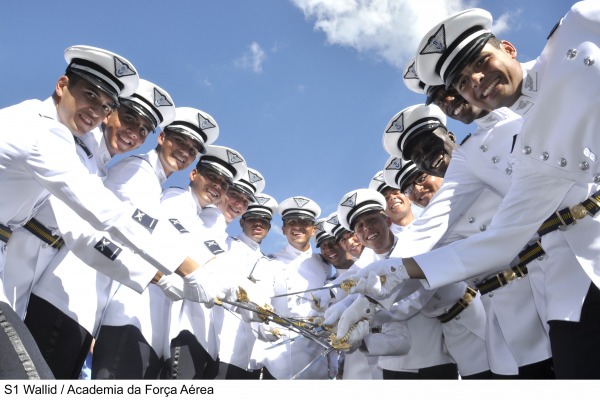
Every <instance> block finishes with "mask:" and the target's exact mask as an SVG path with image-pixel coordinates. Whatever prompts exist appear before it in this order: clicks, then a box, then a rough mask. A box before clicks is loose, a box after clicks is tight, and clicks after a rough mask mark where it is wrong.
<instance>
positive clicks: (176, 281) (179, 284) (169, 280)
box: [156, 274, 183, 301]
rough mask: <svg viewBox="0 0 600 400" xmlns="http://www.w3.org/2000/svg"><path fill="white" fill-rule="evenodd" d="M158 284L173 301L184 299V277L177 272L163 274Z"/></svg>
mask: <svg viewBox="0 0 600 400" xmlns="http://www.w3.org/2000/svg"><path fill="white" fill-rule="evenodd" d="M156 286H158V287H159V288H161V289H162V291H163V293H164V294H165V296H167V297H168V298H169V299H171V300H173V301H179V300H181V299H183V279H181V277H179V276H178V275H177V274H170V275H163V276H162V277H161V278H160V280H159V281H158V282H156Z"/></svg>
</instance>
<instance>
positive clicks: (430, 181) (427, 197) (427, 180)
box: [404, 173, 444, 207]
mask: <svg viewBox="0 0 600 400" xmlns="http://www.w3.org/2000/svg"><path fill="white" fill-rule="evenodd" d="M442 183H444V179H443V178H440V177H437V176H433V175H428V174H426V173H422V174H420V175H418V176H417V177H416V179H415V180H413V181H412V183H411V184H409V185H408V186H407V187H406V189H405V190H404V194H406V195H408V198H409V199H410V201H412V202H413V203H415V204H416V205H418V206H421V207H427V205H428V204H429V202H430V201H431V198H432V197H433V195H435V194H436V193H437V191H438V190H439V189H440V187H441V186H442Z"/></svg>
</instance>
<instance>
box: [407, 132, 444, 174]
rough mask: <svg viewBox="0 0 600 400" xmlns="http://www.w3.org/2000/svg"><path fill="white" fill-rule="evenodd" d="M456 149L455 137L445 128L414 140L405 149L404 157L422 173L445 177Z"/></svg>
mask: <svg viewBox="0 0 600 400" xmlns="http://www.w3.org/2000/svg"><path fill="white" fill-rule="evenodd" d="M455 147H456V143H454V136H453V135H452V134H450V132H448V131H447V130H446V129H445V128H442V127H437V128H436V129H434V130H433V131H429V132H421V133H420V134H418V135H417V136H416V137H414V138H412V139H411V140H410V141H409V142H408V143H407V146H406V147H405V149H404V155H405V156H406V158H408V159H409V160H412V161H413V162H414V163H415V165H416V166H417V168H418V169H420V170H421V171H423V172H427V173H428V174H430V175H435V176H444V174H445V173H446V170H447V169H448V164H450V160H451V159H452V151H454V148H455Z"/></svg>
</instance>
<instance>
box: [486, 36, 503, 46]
mask: <svg viewBox="0 0 600 400" xmlns="http://www.w3.org/2000/svg"><path fill="white" fill-rule="evenodd" d="M488 43H489V44H491V45H492V46H493V47H495V48H497V49H501V48H502V42H500V39H498V38H497V37H496V36H494V35H492V36H490V38H489V39H488Z"/></svg>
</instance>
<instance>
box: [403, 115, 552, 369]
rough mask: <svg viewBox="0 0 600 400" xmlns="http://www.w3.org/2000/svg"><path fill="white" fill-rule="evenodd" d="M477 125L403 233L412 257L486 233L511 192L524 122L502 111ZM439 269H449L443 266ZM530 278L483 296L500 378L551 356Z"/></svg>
mask: <svg viewBox="0 0 600 400" xmlns="http://www.w3.org/2000/svg"><path fill="white" fill-rule="evenodd" d="M476 123H477V126H478V129H477V130H476V131H475V132H474V133H473V134H472V135H471V137H470V138H468V139H467V140H466V141H465V142H464V143H463V144H462V145H461V146H459V147H458V148H457V149H456V150H455V151H454V153H453V155H452V161H451V162H450V166H449V167H448V171H447V172H446V175H445V177H444V183H443V185H442V187H441V188H440V190H439V191H438V192H437V193H436V195H435V196H434V198H433V199H432V201H431V202H430V204H429V205H428V207H426V208H425V209H424V210H423V213H422V214H421V215H420V216H419V218H418V219H417V220H416V221H414V222H413V224H412V226H411V228H410V229H409V230H408V231H407V232H405V234H404V236H402V234H401V236H402V237H406V238H407V240H411V243H414V244H415V245H414V246H413V245H412V244H411V246H410V248H411V252H412V251H413V249H415V252H414V253H412V254H419V253H423V252H426V251H428V250H430V249H432V248H436V247H442V246H444V245H446V244H449V243H452V242H454V241H457V240H460V239H463V238H465V237H469V236H471V235H474V234H477V233H479V232H483V231H485V230H486V229H487V227H488V226H489V225H490V223H491V220H492V218H493V216H494V215H495V213H496V211H497V209H498V207H499V205H500V203H501V202H502V198H503V196H504V195H505V194H506V193H507V192H508V190H509V187H510V184H511V176H512V170H513V166H512V164H511V163H510V162H509V161H508V159H509V155H510V153H511V151H512V147H513V145H514V143H515V140H516V135H517V134H518V133H519V131H520V129H521V126H522V119H521V118H520V116H519V115H518V114H515V113H513V112H512V111H510V110H508V109H500V110H496V111H494V112H491V113H490V114H488V115H487V116H485V117H483V118H480V119H478V120H477V121H476ZM516 255H517V254H516V253H515V254H514V256H516ZM439 260H442V259H441V258H440V259H439ZM537 264H538V262H537V261H533V262H532V263H530V264H529V265H528V269H529V271H530V274H531V276H537V277H538V279H537V281H538V282H539V281H543V279H544V274H543V273H542V271H541V269H540V267H539V266H538V265H537ZM506 268H508V264H506V265H505V266H504V269H506ZM438 269H440V270H444V271H445V270H446V269H445V268H440V263H439V262H438ZM489 275H490V274H484V275H482V276H477V277H475V279H474V280H473V281H471V280H469V283H472V284H475V283H479V282H481V281H483V280H484V279H485V278H487V277H489ZM531 276H526V277H525V278H523V279H521V280H519V281H515V282H512V283H511V284H509V285H508V286H507V287H503V288H501V290H496V291H494V292H491V293H488V294H486V295H484V296H482V297H481V300H482V302H483V305H484V306H485V309H486V314H487V329H486V336H485V339H486V342H487V350H488V359H489V363H490V367H491V370H492V371H493V372H495V373H498V374H504V375H510V374H517V373H518V367H519V366H523V365H528V364H532V363H534V362H538V361H542V360H545V359H547V358H549V357H550V356H551V355H550V342H549V338H548V334H547V325H546V323H545V320H544V319H543V318H544V317H545V306H544V302H545V298H544V291H543V285H540V284H538V285H534V284H532V285H530V282H532V279H531ZM532 288H536V290H535V291H534V290H532ZM471 312H472V310H471ZM463 321H464V319H463ZM457 354H465V352H462V351H461V352H460V353H457ZM467 358H468V357H467ZM465 361H466V360H465ZM460 364H461V363H459V365H460ZM471 365H472V364H471Z"/></svg>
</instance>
